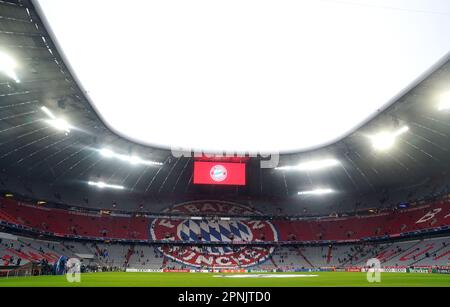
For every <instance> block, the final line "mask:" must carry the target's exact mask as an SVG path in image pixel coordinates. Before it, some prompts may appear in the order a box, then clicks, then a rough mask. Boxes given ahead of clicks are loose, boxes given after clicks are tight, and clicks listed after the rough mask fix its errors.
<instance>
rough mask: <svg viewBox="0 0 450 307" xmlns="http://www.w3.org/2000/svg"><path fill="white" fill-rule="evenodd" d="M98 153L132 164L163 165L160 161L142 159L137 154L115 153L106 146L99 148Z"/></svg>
mask: <svg viewBox="0 0 450 307" xmlns="http://www.w3.org/2000/svg"><path fill="white" fill-rule="evenodd" d="M100 154H101V155H102V156H103V157H105V158H108V159H111V158H114V159H118V160H121V161H124V162H128V163H130V164H132V165H138V164H141V165H149V166H152V165H159V166H161V165H163V163H161V162H156V161H150V160H144V159H141V158H140V157H138V156H127V155H122V154H118V153H115V152H114V151H112V150H111V149H108V148H103V149H101V150H100Z"/></svg>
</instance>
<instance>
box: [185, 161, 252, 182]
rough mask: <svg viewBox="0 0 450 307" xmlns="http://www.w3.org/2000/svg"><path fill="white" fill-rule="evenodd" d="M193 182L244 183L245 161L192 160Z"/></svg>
mask: <svg viewBox="0 0 450 307" xmlns="http://www.w3.org/2000/svg"><path fill="white" fill-rule="evenodd" d="M194 184H212V185H238V186H243V185H245V184H246V180H245V163H222V162H199V161H195V162H194Z"/></svg>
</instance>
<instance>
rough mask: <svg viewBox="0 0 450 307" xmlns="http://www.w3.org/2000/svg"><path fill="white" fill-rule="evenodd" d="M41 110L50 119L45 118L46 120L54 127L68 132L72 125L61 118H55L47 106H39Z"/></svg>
mask: <svg viewBox="0 0 450 307" xmlns="http://www.w3.org/2000/svg"><path fill="white" fill-rule="evenodd" d="M41 110H42V112H44V113H45V114H46V115H47V116H48V117H49V118H50V119H48V120H46V122H47V123H48V124H49V125H51V126H53V127H54V128H56V129H58V130H61V131H65V132H66V133H70V129H72V126H71V125H70V124H69V123H68V122H67V121H66V120H65V119H62V118H56V116H55V115H54V114H53V112H52V111H50V110H49V109H48V108H47V107H45V106H43V107H41Z"/></svg>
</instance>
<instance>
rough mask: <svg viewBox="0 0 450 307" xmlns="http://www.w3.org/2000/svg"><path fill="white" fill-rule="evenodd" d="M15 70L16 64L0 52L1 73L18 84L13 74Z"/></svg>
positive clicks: (18, 81)
mask: <svg viewBox="0 0 450 307" xmlns="http://www.w3.org/2000/svg"><path fill="white" fill-rule="evenodd" d="M16 68H17V64H16V62H15V61H14V60H13V58H11V57H10V56H9V55H7V54H5V53H3V52H0V71H1V72H3V73H4V74H5V75H6V76H8V77H10V78H11V79H13V80H14V81H16V83H20V80H19V78H18V77H17V74H16V72H15V69H16Z"/></svg>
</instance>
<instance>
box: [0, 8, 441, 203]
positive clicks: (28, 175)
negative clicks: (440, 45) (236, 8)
mask: <svg viewBox="0 0 450 307" xmlns="http://www.w3.org/2000/svg"><path fill="white" fill-rule="evenodd" d="M0 8H1V9H0V25H1V26H0V46H1V50H0V52H1V54H0V63H2V65H3V66H1V67H0V70H1V72H0V167H1V170H2V172H1V177H0V179H1V182H0V185H1V186H0V188H1V189H4V190H16V189H18V186H17V183H20V184H21V185H23V186H24V187H25V188H26V190H27V191H28V192H27V193H28V194H29V195H31V196H33V195H34V196H35V197H40V195H39V193H40V191H42V190H44V189H46V190H48V191H52V193H60V192H61V191H68V190H70V191H72V193H76V194H77V195H80V197H82V196H84V195H87V194H89V193H90V192H91V191H97V190H96V189H98V188H99V183H102V184H106V185H110V187H111V188H112V189H114V187H123V189H116V190H115V191H114V192H111V193H115V194H114V195H115V197H120V196H119V195H121V194H124V193H132V194H136V195H153V196H154V195H169V196H170V195H185V194H186V195H187V194H199V195H230V196H274V197H280V198H283V197H303V195H305V194H301V195H298V193H299V192H300V193H306V194H307V195H310V196H309V197H311V194H312V195H314V194H320V193H322V192H324V193H325V192H328V191H331V190H332V191H333V192H336V193H346V194H352V193H356V194H358V195H360V194H365V193H370V192H374V191H377V190H379V189H383V188H385V187H400V186H407V185H413V184H417V183H419V182H421V181H423V179H424V178H427V177H433V176H437V175H439V174H442V172H445V171H448V170H449V165H450V155H449V152H448V151H449V147H450V146H449V145H450V142H449V136H450V124H449V122H450V121H449V116H450V113H449V112H450V111H449V109H448V105H449V104H450V103H449V102H448V99H450V98H448V97H446V96H445V95H446V93H448V92H450V86H449V84H450V61H449V59H450V56H449V54H448V53H447V54H446V55H444V56H443V57H442V58H440V59H439V58H436V59H434V63H435V65H432V67H429V69H428V70H427V72H425V73H424V74H422V75H420V76H415V78H414V79H416V81H415V82H414V83H413V84H410V86H409V87H408V88H407V90H406V91H403V92H402V89H403V88H404V87H402V88H399V89H397V92H398V93H401V94H400V95H399V96H398V97H397V99H395V101H394V103H392V104H390V105H389V106H388V107H387V108H386V109H385V110H383V111H382V112H379V114H377V116H376V117H375V118H373V119H372V120H370V121H368V122H366V123H365V124H364V125H362V126H361V127H360V128H359V129H357V130H356V131H354V132H352V133H351V134H350V135H349V136H347V137H345V138H344V139H342V140H339V141H337V142H334V143H332V144H330V145H327V146H324V147H321V148H317V149H314V150H309V151H302V152H296V153H290V154H283V155H281V158H280V165H279V168H278V169H262V168H260V161H259V159H251V160H250V161H249V162H248V174H247V175H248V180H247V181H248V185H247V186H245V187H218V186H211V187H210V186H194V185H193V184H192V167H193V166H192V164H193V158H186V157H184V158H177V157H174V156H173V155H172V154H171V152H170V151H169V150H167V149H165V148H163V147H156V146H146V145H143V144H139V143H137V142H133V141H131V140H130V139H127V138H125V137H123V136H121V135H119V134H117V133H116V132H114V131H113V130H111V129H110V128H109V126H107V125H106V124H105V123H104V122H103V120H102V117H100V115H99V114H98V113H97V110H96V109H94V108H93V106H92V103H96V102H93V101H91V98H93V97H89V96H88V95H87V94H86V92H85V91H84V89H83V88H82V87H81V84H80V82H79V81H78V80H77V79H76V78H75V75H74V73H73V71H72V69H71V68H70V67H69V66H68V62H67V60H66V59H65V57H64V56H63V54H62V51H61V48H60V47H59V46H58V45H56V44H55V42H56V40H55V37H54V36H53V34H51V33H49V32H48V31H49V30H48V26H47V24H46V21H45V20H44V19H43V16H42V13H41V12H40V11H39V10H36V7H35V6H34V5H33V3H32V2H30V1H27V0H25V1H0ZM447 17H448V16H447ZM125 34H126V33H123V34H122V35H125ZM446 34H447V35H448V34H449V33H446ZM118 43H120V39H118ZM83 48H84V47H83ZM62 49H64V46H62ZM86 49H89V46H86ZM128 56H132V54H130V55H128ZM405 57H406V56H405ZM415 60H416V57H414V56H413V55H411V54H409V57H408V61H409V62H411V63H413V62H414V61H415ZM408 61H407V62H408ZM14 64H17V65H16V66H15V65H14ZM361 65H362V64H361ZM421 69H423V67H422V68H421ZM392 70H393V71H395V70H396V68H393V69H392ZM391 73H392V72H390V71H389V72H386V76H389V75H390V74H391ZM120 78H121V79H122V78H126V77H125V76H121V77H120ZM405 80H406V79H405ZM405 86H406V85H405ZM116 89H117V85H116V84H114V85H111V88H110V90H111V92H114V91H115V90H116ZM368 89H370V91H371V92H372V93H376V92H377V90H378V84H370V87H369V88H368ZM348 90H350V91H351V90H352V89H351V88H350V89H348ZM449 95H450V94H449ZM130 97H133V96H130ZM385 102H386V101H382V103H381V104H380V105H382V104H385ZM97 107H98V109H99V110H100V108H101V107H100V106H97ZM174 112H176V111H175V110H173V109H172V108H171V107H170V106H167V107H166V109H165V111H164V112H162V111H161V112H157V114H152V115H148V119H149V120H153V119H154V118H156V117H158V118H170V117H171V116H172V115H173V114H174ZM256 112H258V111H257V110H255V114H256ZM288 112H289V110H286V113H288ZM348 112H349V113H351V112H352V110H351V109H349V110H348ZM361 120H362V119H361ZM357 124H358V123H355V125H357ZM324 125H325V124H324ZM165 128H166V127H163V126H161V127H158V129H159V130H164V129H165ZM318 129H319V128H318ZM178 130H179V131H180V135H181V132H182V131H183V128H182V127H180V128H179V129H178ZM382 132H384V134H383V133H382ZM256 133H257V132H248V133H247V136H248V138H252V137H253V136H254V134H256ZM279 133H280V134H283V132H281V131H280V132H279ZM286 133H289V131H287V132H286ZM302 133H308V130H305V131H304V132H297V136H298V138H301V137H302ZM380 133H382V134H380ZM280 137H281V136H280ZM391 146H392V147H391ZM388 147H390V148H388ZM104 149H107V150H104ZM89 182H91V184H89ZM102 184H101V185H102ZM104 187H107V186H104V185H103V186H100V188H104ZM307 195H305V196H307Z"/></svg>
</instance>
